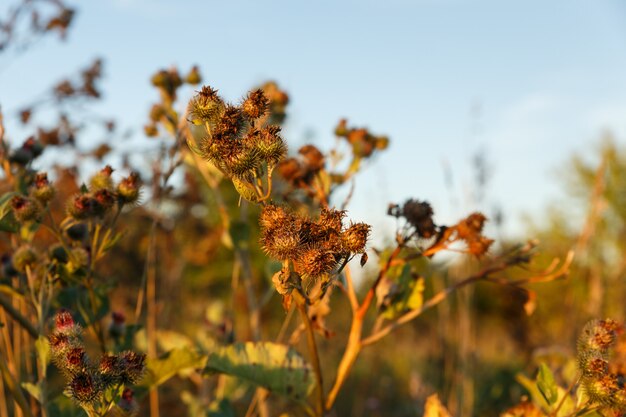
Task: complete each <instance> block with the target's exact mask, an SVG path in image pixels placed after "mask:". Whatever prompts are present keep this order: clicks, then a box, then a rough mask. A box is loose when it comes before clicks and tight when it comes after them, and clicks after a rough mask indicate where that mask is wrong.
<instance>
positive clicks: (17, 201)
mask: <svg viewBox="0 0 626 417" xmlns="http://www.w3.org/2000/svg"><path fill="white" fill-rule="evenodd" d="M11 208H12V209H13V215H14V216H15V219H16V220H17V221H19V222H20V223H24V222H31V221H38V220H39V218H40V216H41V208H40V206H39V204H37V202H36V201H35V200H32V199H30V198H28V197H22V196H19V195H16V196H14V197H13V198H12V199H11Z"/></svg>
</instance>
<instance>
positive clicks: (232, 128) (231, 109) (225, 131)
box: [213, 105, 247, 140]
mask: <svg viewBox="0 0 626 417" xmlns="http://www.w3.org/2000/svg"><path fill="white" fill-rule="evenodd" d="M246 127H247V122H246V119H245V117H244V115H243V112H242V111H241V109H240V108H239V107H236V106H233V105H227V106H226V108H225V109H224V112H223V114H222V117H221V118H220V119H219V121H218V122H217V126H216V127H215V132H213V136H215V137H220V138H223V139H231V140H232V139H238V138H239V137H240V136H241V135H242V134H243V133H244V130H245V129H246Z"/></svg>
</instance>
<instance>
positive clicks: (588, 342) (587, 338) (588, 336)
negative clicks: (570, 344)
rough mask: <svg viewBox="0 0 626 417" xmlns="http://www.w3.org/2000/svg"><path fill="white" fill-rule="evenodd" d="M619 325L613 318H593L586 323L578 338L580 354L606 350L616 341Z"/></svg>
mask: <svg viewBox="0 0 626 417" xmlns="http://www.w3.org/2000/svg"><path fill="white" fill-rule="evenodd" d="M617 329H619V325H618V324H617V323H616V322H615V321H614V320H611V319H607V320H593V321H591V322H589V323H587V324H586V325H585V327H584V328H583V331H582V333H581V336H580V338H579V340H578V353H579V355H585V354H586V355H589V354H590V353H592V352H606V351H607V349H608V348H609V347H610V346H611V345H612V344H613V342H615V339H616V336H617V333H616V331H617Z"/></svg>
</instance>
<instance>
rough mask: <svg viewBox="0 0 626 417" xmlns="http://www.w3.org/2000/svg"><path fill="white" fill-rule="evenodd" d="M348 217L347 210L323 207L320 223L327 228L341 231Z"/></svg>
mask: <svg viewBox="0 0 626 417" xmlns="http://www.w3.org/2000/svg"><path fill="white" fill-rule="evenodd" d="M344 217H346V211H345V210H336V209H334V208H333V209H329V208H326V207H322V211H321V212H320V219H319V221H318V224H319V225H320V226H322V227H323V228H325V229H332V230H335V231H336V232H341V229H342V228H343V219H344Z"/></svg>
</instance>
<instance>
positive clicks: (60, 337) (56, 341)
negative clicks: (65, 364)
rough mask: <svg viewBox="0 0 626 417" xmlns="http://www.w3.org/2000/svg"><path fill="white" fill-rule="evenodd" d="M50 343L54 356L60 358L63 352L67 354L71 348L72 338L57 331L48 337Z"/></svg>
mask: <svg viewBox="0 0 626 417" xmlns="http://www.w3.org/2000/svg"><path fill="white" fill-rule="evenodd" d="M48 341H49V342H50V348H51V349H52V354H53V355H57V356H60V354H61V353H62V352H65V351H66V350H67V349H68V348H69V347H70V346H71V339H70V336H69V335H68V334H66V333H62V332H59V331H56V332H54V333H52V334H51V335H50V336H49V337H48Z"/></svg>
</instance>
